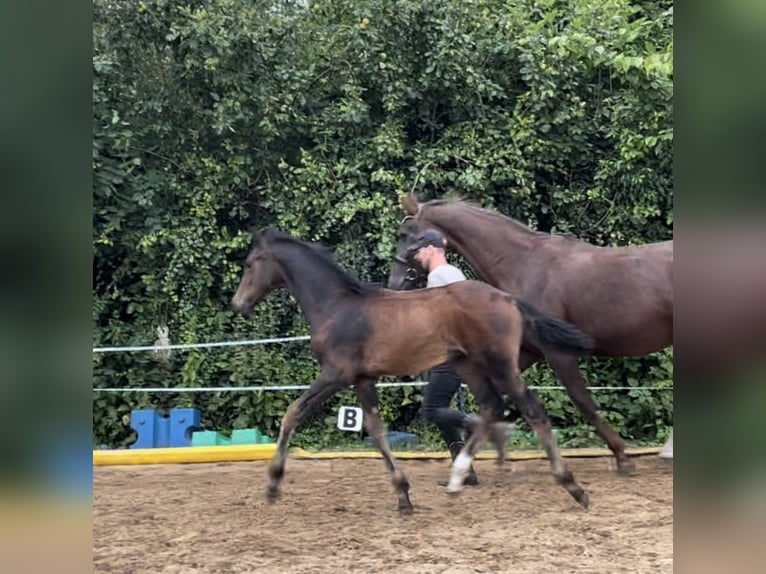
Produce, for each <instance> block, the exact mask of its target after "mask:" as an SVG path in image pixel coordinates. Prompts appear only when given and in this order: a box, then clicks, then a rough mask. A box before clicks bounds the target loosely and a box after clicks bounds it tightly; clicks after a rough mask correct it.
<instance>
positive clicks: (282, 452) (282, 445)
mask: <svg viewBox="0 0 766 574" xmlns="http://www.w3.org/2000/svg"><path fill="white" fill-rule="evenodd" d="M348 385H349V383H348V382H345V381H340V380H337V379H336V378H335V377H329V376H325V373H322V374H321V375H320V376H319V378H318V379H317V380H316V381H314V382H313V383H311V386H310V387H309V388H308V389H306V390H305V391H304V392H303V393H302V394H301V396H300V397H298V398H297V399H295V400H294V401H293V402H292V404H291V405H290V406H289V407H288V408H287V412H286V413H285V416H284V417H283V418H282V426H281V427H280V429H279V438H278V439H277V449H276V451H275V452H274V456H273V457H272V458H271V462H270V463H269V468H268V485H267V487H266V498H267V499H268V500H269V502H274V501H275V500H276V499H277V497H278V496H279V485H280V483H281V482H282V478H283V477H284V474H285V460H286V459H287V447H288V445H289V444H290V439H291V438H292V436H293V433H294V432H295V429H297V428H298V427H299V426H300V424H301V423H302V422H303V421H304V420H306V417H308V416H309V415H310V414H311V413H312V412H314V410H316V408H317V407H318V406H319V405H320V404H321V403H322V401H324V400H325V399H327V398H328V397H330V396H332V395H334V394H335V393H336V392H338V391H339V390H341V389H343V388H345V387H348Z"/></svg>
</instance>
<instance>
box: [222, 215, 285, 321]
mask: <svg viewBox="0 0 766 574" xmlns="http://www.w3.org/2000/svg"><path fill="white" fill-rule="evenodd" d="M275 233H277V232H276V231H274V230H271V229H267V230H265V231H262V232H261V231H256V232H255V233H254V234H253V248H252V249H251V250H250V253H249V254H248V256H247V259H245V265H244V269H243V271H242V279H240V281H239V287H237V292H236V293H235V294H234V297H232V299H231V306H232V309H234V311H236V312H237V313H240V314H242V315H244V316H245V317H247V316H248V315H250V313H251V312H252V311H253V308H254V307H255V306H256V305H257V304H258V302H259V301H260V300H261V299H263V298H264V297H265V296H266V295H268V294H269V293H271V292H272V291H273V290H274V289H276V288H277V287H280V286H282V285H284V282H285V279H284V275H283V274H282V268H281V267H280V265H279V263H278V262H277V260H276V258H275V257H274V255H273V253H272V252H271V248H270V245H269V241H270V239H271V238H272V236H273V235H274V234H275Z"/></svg>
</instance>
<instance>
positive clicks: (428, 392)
mask: <svg viewBox="0 0 766 574" xmlns="http://www.w3.org/2000/svg"><path fill="white" fill-rule="evenodd" d="M461 383H462V381H461V380H460V377H458V376H457V373H456V372H455V369H454V368H453V367H452V365H450V364H449V363H442V364H441V365H437V366H436V367H434V368H433V369H431V372H430V374H429V377H428V383H427V384H426V386H425V387H423V404H422V405H421V408H420V412H421V415H422V416H423V418H424V419H425V420H426V421H427V422H429V423H432V424H435V425H436V426H437V427H439V432H441V435H442V438H443V439H444V442H445V443H447V447H448V448H449V445H451V444H452V443H455V442H462V440H463V433H462V430H463V429H465V428H466V426H467V421H468V417H467V415H466V414H465V413H462V412H460V411H457V410H454V409H451V408H450V403H451V402H452V398H453V397H454V396H455V395H456V394H457V392H458V391H459V390H460V385H461Z"/></svg>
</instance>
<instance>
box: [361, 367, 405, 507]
mask: <svg viewBox="0 0 766 574" xmlns="http://www.w3.org/2000/svg"><path fill="white" fill-rule="evenodd" d="M356 394H357V396H358V397H359V402H360V403H361V404H362V409H363V410H364V425H365V427H367V432H368V433H370V436H372V439H373V441H375V445H376V446H377V447H378V450H380V452H381V454H382V455H383V460H384V461H385V463H386V466H387V467H388V470H389V472H390V473H391V482H392V483H393V485H394V488H395V489H396V493H397V494H398V495H399V510H400V511H401V512H402V513H404V514H410V513H411V512H412V503H411V502H410V495H409V491H410V483H409V482H408V481H407V477H406V476H405V475H404V473H403V472H402V471H401V470H400V469H399V468H398V467H397V466H396V460H395V459H394V455H393V454H392V453H391V448H390V446H389V444H388V439H387V438H386V427H385V425H384V424H383V421H382V420H381V419H380V415H379V414H378V393H377V391H376V390H375V379H370V378H359V379H357V381H356Z"/></svg>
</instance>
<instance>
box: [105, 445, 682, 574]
mask: <svg viewBox="0 0 766 574" xmlns="http://www.w3.org/2000/svg"><path fill="white" fill-rule="evenodd" d="M567 464H568V465H569V468H570V469H571V470H572V471H573V472H574V474H575V477H576V478H577V480H578V481H579V482H580V484H581V485H582V486H583V487H584V488H585V489H586V490H587V491H588V493H589V494H590V500H591V508H590V509H589V510H587V511H586V510H584V509H582V508H581V507H580V506H579V505H578V504H577V503H576V502H575V501H574V499H572V498H571V497H570V496H569V494H567V493H566V491H565V490H564V489H563V488H561V487H560V486H557V485H556V484H555V483H554V481H553V477H552V475H551V474H550V472H549V467H548V462H547V460H530V461H510V462H506V464H505V465H504V466H501V467H497V466H495V464H494V462H493V461H491V460H479V461H477V463H476V470H477V472H478V474H479V480H480V481H481V484H480V485H479V486H478V487H474V488H466V490H465V491H464V493H463V494H462V495H461V496H460V497H458V498H456V499H452V498H448V496H447V494H446V493H445V490H444V488H443V487H440V486H438V485H437V484H436V482H437V480H443V479H446V478H447V476H448V473H449V463H448V461H446V460H426V461H421V460H403V461H401V462H400V465H401V467H402V469H403V470H404V472H405V473H406V474H407V477H408V479H409V481H410V484H411V486H412V488H411V491H410V496H411V499H412V503H413V505H414V506H415V512H414V514H413V515H411V516H400V515H399V513H398V511H397V509H396V505H397V501H396V495H395V494H394V492H393V487H392V486H391V483H390V478H389V474H388V472H387V470H386V469H385V466H384V464H383V461H382V460H380V459H372V460H360V459H357V460H342V459H335V460H294V459H289V460H288V462H287V468H286V475H285V481H284V483H283V489H282V497H281V498H280V499H279V501H278V502H277V503H276V504H273V505H270V504H268V503H267V502H266V500H265V497H264V488H265V479H266V465H267V461H257V462H237V463H212V464H185V465H180V464H177V465H147V466H119V467H114V466H110V467H95V468H94V485H93V490H94V493H93V496H94V502H93V564H94V567H93V571H94V572H98V573H101V572H113V573H120V574H130V573H136V574H139V573H140V574H143V573H163V574H171V573H179V574H180V573H193V574H197V573H199V574H202V573H205V574H213V573H229V572H232V573H234V572H256V573H260V572H263V573H269V574H277V573H296V574H297V573H301V574H313V573H324V572H331V573H333V574H342V573H345V572H365V573H366V572H402V573H405V574H410V573H421V572H422V573H443V574H462V573H469V572H513V573H514V574H548V573H555V574H558V573H562V574H564V573H570V572H578V573H579V572H585V573H593V574H595V573H599V574H602V573H603V574H616V573H620V572H628V573H639V572H640V573H666V572H667V573H671V572H672V571H673V469H672V463H671V462H668V461H665V460H662V459H659V458H658V457H656V456H644V457H638V458H636V467H637V468H636V473H635V475H634V476H632V477H629V478H625V477H621V476H618V475H617V474H616V473H615V472H614V470H612V467H613V463H612V461H611V459H606V458H589V459H567Z"/></svg>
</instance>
